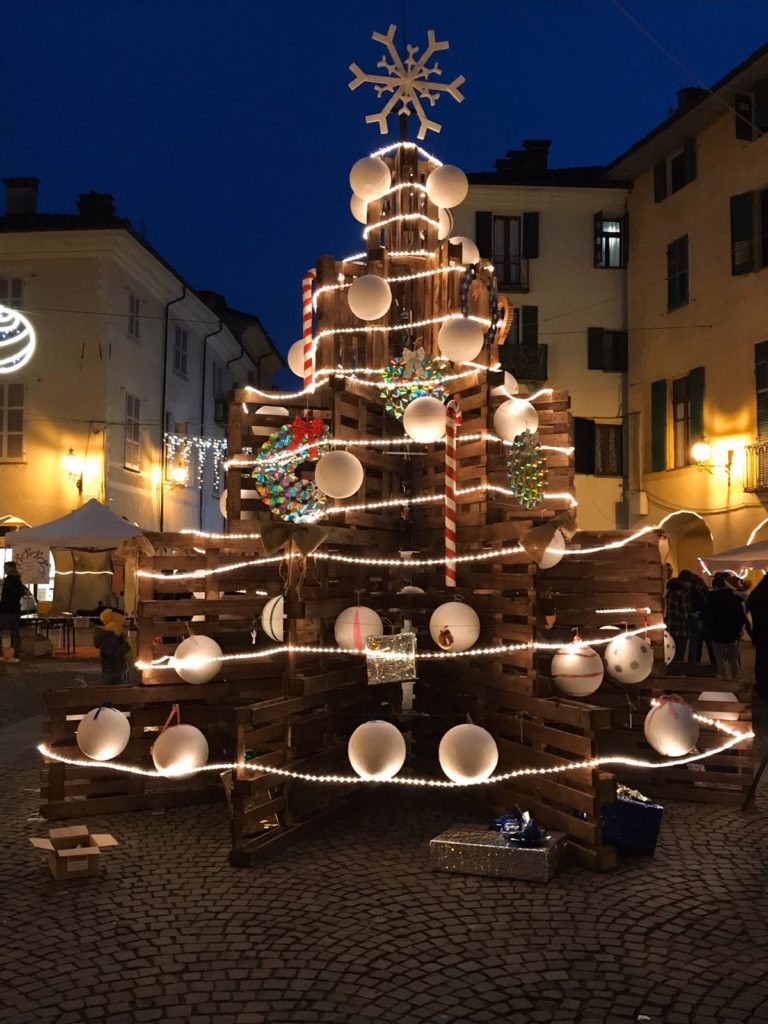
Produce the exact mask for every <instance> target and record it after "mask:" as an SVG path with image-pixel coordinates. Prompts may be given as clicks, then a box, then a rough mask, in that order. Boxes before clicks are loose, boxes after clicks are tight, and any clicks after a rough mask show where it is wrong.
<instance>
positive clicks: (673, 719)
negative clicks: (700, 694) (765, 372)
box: [643, 697, 699, 757]
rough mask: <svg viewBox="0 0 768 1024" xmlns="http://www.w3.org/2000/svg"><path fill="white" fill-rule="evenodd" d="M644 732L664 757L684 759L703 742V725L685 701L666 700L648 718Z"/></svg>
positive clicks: (654, 747) (655, 707)
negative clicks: (700, 731)
mask: <svg viewBox="0 0 768 1024" xmlns="http://www.w3.org/2000/svg"><path fill="white" fill-rule="evenodd" d="M643 732H644V733H645V738H646V739H647V740H648V742H649V743H650V745H651V746H652V747H653V749H654V750H655V751H656V752H657V753H659V754H662V755H663V756H664V757H684V756H685V755H686V754H687V753H688V751H689V750H690V749H691V747H695V746H696V742H697V740H698V738H699V723H698V722H697V721H696V719H695V718H694V717H693V711H692V710H691V708H690V706H689V705H688V704H686V703H685V701H684V700H683V699H682V698H681V697H676V698H674V699H671V700H670V699H667V700H664V699H662V700H661V701H659V703H658V704H655V705H654V706H653V707H652V708H651V710H650V711H649V712H648V714H647V715H646V716H645V722H644V723H643Z"/></svg>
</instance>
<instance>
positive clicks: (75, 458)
mask: <svg viewBox="0 0 768 1024" xmlns="http://www.w3.org/2000/svg"><path fill="white" fill-rule="evenodd" d="M61 462H62V465H63V467H64V472H65V473H66V474H67V476H68V477H69V479H70V480H71V481H72V482H73V483H74V485H75V487H76V488H77V493H78V494H80V495H82V493H83V469H84V467H85V460H84V459H81V458H80V456H79V455H75V450H74V448H70V449H69V451H68V452H67V454H66V455H64V456H63V457H62V460H61Z"/></svg>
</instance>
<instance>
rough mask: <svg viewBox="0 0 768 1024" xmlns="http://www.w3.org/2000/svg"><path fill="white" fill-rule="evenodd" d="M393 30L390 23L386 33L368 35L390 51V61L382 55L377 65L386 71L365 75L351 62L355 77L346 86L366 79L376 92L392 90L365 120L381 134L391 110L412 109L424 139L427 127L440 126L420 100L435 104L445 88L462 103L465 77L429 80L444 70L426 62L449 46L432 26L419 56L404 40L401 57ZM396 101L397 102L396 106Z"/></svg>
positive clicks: (383, 133) (408, 110) (408, 111)
mask: <svg viewBox="0 0 768 1024" xmlns="http://www.w3.org/2000/svg"><path fill="white" fill-rule="evenodd" d="M396 31H397V27H396V26H395V25H390V26H389V32H387V34H386V35H382V33H381V32H374V33H373V36H372V37H371V38H372V39H374V40H375V41H376V42H377V43H381V44H382V45H383V46H386V48H387V50H388V51H389V55H390V57H391V58H392V60H391V62H390V61H388V60H387V58H386V57H382V58H381V60H380V61H379V62H378V64H377V65H376V66H377V67H379V68H382V69H383V70H384V71H386V72H387V74H384V75H368V74H366V73H365V72H364V71H363V70H362V69H361V68H360V67H359V65H357V64H350V66H349V70H350V71H351V72H352V74H353V75H354V76H355V77H354V78H353V79H352V81H351V82H350V83H349V88H350V89H356V88H357V87H358V85H363V84H364V83H366V82H367V83H369V84H370V85H372V86H373V87H374V89H375V90H376V95H377V96H384V95H385V94H386V93H392V97H391V98H390V99H389V101H388V102H387V104H386V106H385V107H384V109H383V110H382V111H381V113H380V114H369V115H368V117H366V119H365V121H366V124H378V126H379V130H380V131H381V134H382V135H385V134H386V133H387V132H388V131H389V125H388V123H387V118H388V117H389V115H390V114H391V113H393V112H394V113H396V114H411V113H415V114H416V115H417V116H418V118H419V134H418V137H419V139H423V138H425V137H426V134H427V132H428V131H433V132H439V131H440V129H441V127H442V126H441V125H440V124H438V123H437V121H431V120H430V119H429V118H428V117H427V114H426V112H425V110H424V106H423V104H422V101H425V102H426V103H429V105H430V106H431V107H434V105H435V103H436V102H437V100H438V99H439V97H440V93H445V92H447V93H449V94H450V95H451V96H453V98H454V99H455V100H456V102H457V103H461V102H462V101H463V100H464V96H463V95H462V93H461V91H460V89H459V87H460V86H461V85H463V84H464V81H465V78H464V76H463V75H459V77H458V78H454V80H453V81H452V82H450V83H447V82H435V81H431V80H430V75H442V73H443V72H442V71H441V69H440V67H439V65H438V63H437V61H435V63H434V64H433V65H432V66H431V67H429V66H428V61H429V60H430V58H431V57H432V55H433V54H435V53H439V52H440V51H441V50H447V49H448V48H449V46H450V44H449V43H445V42H443V43H439V42H438V41H437V40H436V39H435V33H434V32H433V31H432V29H430V30H429V31H428V32H427V48H426V50H425V51H424V53H422V55H421V56H420V57H419V56H418V53H419V47H418V46H411V45H410V43H408V44H406V50H407V51H408V56H407V57H406V58H405V60H403V58H402V57H401V56H400V54H399V53H398V52H397V48H396V47H395V32H396ZM398 103H399V104H400V106H399V107H398V109H397V110H395V107H396V106H397V104H398Z"/></svg>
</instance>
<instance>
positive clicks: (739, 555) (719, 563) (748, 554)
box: [705, 540, 768, 569]
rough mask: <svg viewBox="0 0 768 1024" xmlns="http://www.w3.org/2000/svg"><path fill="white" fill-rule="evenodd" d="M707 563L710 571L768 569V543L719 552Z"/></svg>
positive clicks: (707, 560)
mask: <svg viewBox="0 0 768 1024" xmlns="http://www.w3.org/2000/svg"><path fill="white" fill-rule="evenodd" d="M705 561H706V563H707V568H708V569H768V541H766V540H763V541H760V542H759V543H757V544H745V545H744V547H741V548H731V549H730V550H729V551H719V552H718V553H717V554H715V555H709V556H708V557H707V558H706V559H705Z"/></svg>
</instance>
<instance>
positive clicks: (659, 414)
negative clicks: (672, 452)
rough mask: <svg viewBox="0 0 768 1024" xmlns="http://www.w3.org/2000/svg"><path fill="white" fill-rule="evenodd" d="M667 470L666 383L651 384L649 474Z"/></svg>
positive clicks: (659, 381)
mask: <svg viewBox="0 0 768 1024" xmlns="http://www.w3.org/2000/svg"><path fill="white" fill-rule="evenodd" d="M666 468H667V382H666V380H655V381H654V382H653V383H652V384H651V472H652V473H658V472H660V471H661V470H663V469H666Z"/></svg>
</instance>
